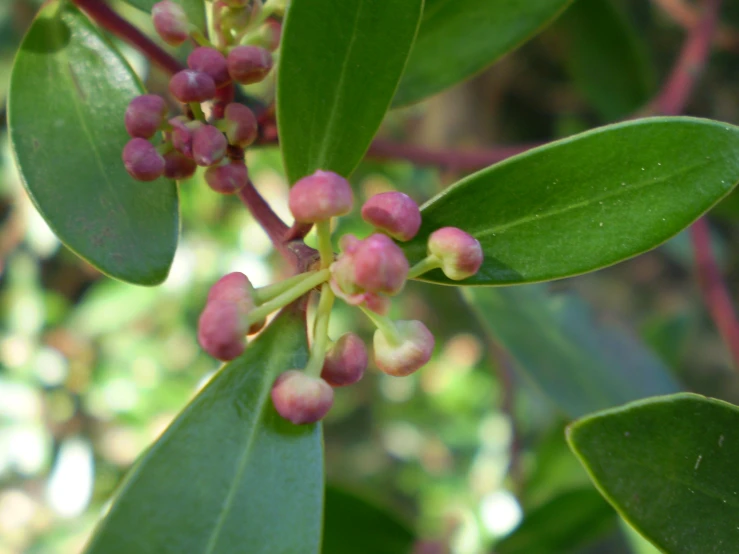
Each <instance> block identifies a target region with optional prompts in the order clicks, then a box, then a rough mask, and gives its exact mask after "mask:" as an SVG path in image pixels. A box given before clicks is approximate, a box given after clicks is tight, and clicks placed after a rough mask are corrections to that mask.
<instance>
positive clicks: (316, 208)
mask: <svg viewBox="0 0 739 554" xmlns="http://www.w3.org/2000/svg"><path fill="white" fill-rule="evenodd" d="M288 203H289V207H290V211H291V212H292V214H293V217H295V221H298V222H300V223H315V222H317V221H325V220H327V219H330V218H332V217H338V216H341V215H346V214H348V213H349V212H351V211H352V207H353V205H354V198H353V195H352V188H351V186H350V185H349V182H348V181H347V180H346V179H344V178H343V177H342V176H341V175H337V174H336V173H333V172H332V171H321V170H320V169H319V170H318V171H316V172H315V173H314V174H313V175H309V176H308V177H303V178H302V179H300V180H299V181H298V182H297V183H295V184H294V185H293V187H292V188H291V189H290V196H289V198H288Z"/></svg>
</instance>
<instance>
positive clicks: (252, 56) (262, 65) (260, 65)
mask: <svg viewBox="0 0 739 554" xmlns="http://www.w3.org/2000/svg"><path fill="white" fill-rule="evenodd" d="M226 61H227V62H228V73H229V74H230V75H231V78H232V79H233V80H234V81H236V82H237V83H241V84H242V85H249V84H251V83H258V82H259V81H261V80H262V79H264V78H265V77H266V76H267V73H269V72H270V70H271V69H272V63H273V62H272V54H270V53H269V50H266V49H264V48H260V47H259V46H237V47H236V48H234V49H233V50H231V52H229V53H228V58H227V59H226Z"/></svg>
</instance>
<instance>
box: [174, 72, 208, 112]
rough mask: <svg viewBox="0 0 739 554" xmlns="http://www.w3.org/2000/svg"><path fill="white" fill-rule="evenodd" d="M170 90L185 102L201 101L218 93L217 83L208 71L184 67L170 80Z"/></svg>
mask: <svg viewBox="0 0 739 554" xmlns="http://www.w3.org/2000/svg"><path fill="white" fill-rule="evenodd" d="M169 92H171V93H172V96H174V97H175V98H177V100H179V101H180V102H182V103H184V104H187V103H189V102H197V103H201V102H205V101H207V100H210V99H212V98H213V97H214V96H215V95H216V84H215V81H213V78H212V77H211V76H210V75H208V74H207V73H203V72H202V71H193V70H192V69H183V70H182V71H180V72H179V73H175V74H174V75H173V76H172V78H171V79H170V80H169Z"/></svg>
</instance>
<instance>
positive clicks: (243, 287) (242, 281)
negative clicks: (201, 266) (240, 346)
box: [208, 271, 264, 335]
mask: <svg viewBox="0 0 739 554" xmlns="http://www.w3.org/2000/svg"><path fill="white" fill-rule="evenodd" d="M212 302H228V303H229V304H233V305H235V306H236V309H237V312H238V314H239V315H240V316H241V318H242V321H246V318H247V317H248V316H249V314H250V313H251V312H252V310H253V309H254V308H255V307H256V304H255V302H254V287H253V286H252V284H251V282H250V281H249V278H248V277H247V276H246V275H244V274H243V273H240V272H238V271H234V272H233V273H228V274H226V275H224V276H223V277H221V278H220V279H218V281H216V283H215V284H214V285H213V286H212V287H211V288H210V291H208V303H209V304H210V303H212ZM263 326H264V321H259V322H257V323H254V324H253V325H252V326H251V327H249V329H246V333H247V334H249V335H251V334H253V333H256V332H257V331H259V330H260V329H261V328H262V327H263Z"/></svg>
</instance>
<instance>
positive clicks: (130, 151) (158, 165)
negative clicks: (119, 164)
mask: <svg viewBox="0 0 739 554" xmlns="http://www.w3.org/2000/svg"><path fill="white" fill-rule="evenodd" d="M121 157H122V158H123V165H125V166H126V171H128V173H129V175H131V177H133V178H134V179H136V180H138V181H154V180H155V179H158V178H159V177H161V176H162V174H163V173H164V165H165V163H164V158H163V157H162V155H161V154H160V153H159V152H157V149H156V148H154V146H153V145H152V144H151V143H150V142H149V141H148V140H146V139H142V138H132V139H131V140H129V141H128V142H127V143H126V146H124V147H123V155H122V156H121Z"/></svg>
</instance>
